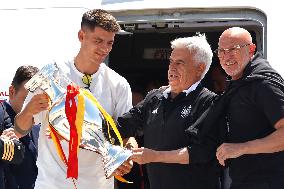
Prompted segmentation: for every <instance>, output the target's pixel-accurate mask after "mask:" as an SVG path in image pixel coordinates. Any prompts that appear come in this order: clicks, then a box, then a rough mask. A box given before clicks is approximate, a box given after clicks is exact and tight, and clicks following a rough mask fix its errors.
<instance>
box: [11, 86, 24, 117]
mask: <svg viewBox="0 0 284 189" xmlns="http://www.w3.org/2000/svg"><path fill="white" fill-rule="evenodd" d="M26 82H27V81H25V82H23V83H22V85H21V86H20V87H19V88H18V89H17V90H16V89H15V87H14V86H10V88H9V101H10V103H11V106H12V108H13V110H14V111H15V112H16V113H19V112H20V111H21V110H22V107H23V104H24V102H25V99H26V96H27V95H28V91H27V90H26V89H25V87H24V85H25V84H26Z"/></svg>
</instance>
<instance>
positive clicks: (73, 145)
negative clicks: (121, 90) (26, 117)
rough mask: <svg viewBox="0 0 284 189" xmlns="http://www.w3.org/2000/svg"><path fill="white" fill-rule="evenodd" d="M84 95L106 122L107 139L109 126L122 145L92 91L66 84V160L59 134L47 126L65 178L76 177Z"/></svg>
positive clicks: (114, 126) (83, 112)
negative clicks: (68, 133)
mask: <svg viewBox="0 0 284 189" xmlns="http://www.w3.org/2000/svg"><path fill="white" fill-rule="evenodd" d="M76 96H77V98H78V103H77V106H76V101H75V97H76ZM84 96H85V97H87V98H88V99H90V100H91V101H92V102H93V103H94V104H95V105H96V107H97V108H98V109H99V111H100V112H101V113H102V115H103V117H104V119H105V120H106V123H107V127H108V136H109V139H111V135H110V127H111V128H112V130H113V131H114V133H115V135H116V136H117V138H118V140H119V143H120V146H121V147H122V146H123V143H122V138H121V135H120V133H119V131H118V129H117V127H116V125H115V122H114V121H113V119H112V117H111V116H110V115H109V114H108V113H107V112H106V111H105V110H104V109H103V107H102V106H101V105H100V104H99V102H98V101H97V100H96V98H95V97H94V96H93V95H92V93H90V92H89V91H88V90H85V89H81V88H79V87H78V86H76V85H68V86H67V93H66V102H65V113H66V117H67V120H68V122H69V125H70V141H69V156H68V160H67V158H66V155H65V153H64V151H63V149H62V146H61V144H60V139H59V137H60V136H58V134H57V132H56V130H55V129H54V128H53V127H52V126H49V128H50V133H51V138H52V141H53V143H54V144H55V146H56V150H57V153H58V154H59V157H60V158H61V160H62V161H63V162H64V164H65V165H66V167H67V178H69V177H71V178H72V179H74V178H75V179H77V178H78V148H79V145H80V142H81V137H82V126H83V122H84V114H85V100H84ZM110 141H112V140H110ZM115 178H116V179H117V180H119V181H121V182H126V183H130V182H128V181H127V180H125V179H124V178H123V177H121V176H115Z"/></svg>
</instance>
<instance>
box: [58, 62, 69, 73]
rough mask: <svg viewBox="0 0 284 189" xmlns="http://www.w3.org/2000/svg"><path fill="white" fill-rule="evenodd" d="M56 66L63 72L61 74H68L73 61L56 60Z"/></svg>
mask: <svg viewBox="0 0 284 189" xmlns="http://www.w3.org/2000/svg"><path fill="white" fill-rule="evenodd" d="M56 64H57V65H58V67H59V68H60V69H61V71H63V73H65V74H69V73H70V72H71V69H72V64H73V61H72V60H57V61H56Z"/></svg>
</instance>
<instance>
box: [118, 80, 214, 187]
mask: <svg viewBox="0 0 284 189" xmlns="http://www.w3.org/2000/svg"><path fill="white" fill-rule="evenodd" d="M214 97H215V94H213V93H212V92H210V91H208V90H207V89H205V88H203V87H201V86H198V87H197V89H196V90H194V91H193V92H190V93H189V94H188V95H186V94H185V93H180V94H179V95H178V96H177V97H175V98H174V99H171V98H165V97H164V96H163V90H161V89H160V90H154V91H152V92H150V93H149V94H148V95H147V96H146V98H145V100H144V101H142V102H141V103H139V104H138V105H137V106H136V107H134V108H132V109H131V110H130V112H129V113H126V114H124V115H123V116H122V117H120V118H118V122H119V125H120V127H119V131H120V133H121V135H122V136H123V138H128V137H130V136H135V135H137V134H139V133H141V132H142V133H143V134H144V146H145V147H146V148H150V149H153V150H158V151H163V150H165V151H169V150H176V149H180V148H183V147H188V151H189V158H190V163H189V164H188V165H182V164H174V163H172V164H169V163H150V164H147V172H148V177H149V181H150V187H151V189H172V188H178V189H183V188H184V189H188V188H191V189H200V188H202V189H216V188H217V187H218V184H219V183H218V177H219V166H218V164H217V162H216V158H215V152H216V147H217V146H218V144H217V141H216V140H215V139H216V138H214V137H200V136H201V133H202V131H203V128H198V127H197V128H194V127H191V125H192V124H193V123H194V122H195V121H196V120H197V118H199V117H200V116H201V115H202V114H203V112H204V111H205V110H206V109H207V108H208V107H209V106H210V105H211V101H212V100H213V98H214ZM212 128H213V126H212ZM210 134H212V135H214V134H215V133H213V132H212V133H210ZM212 138H214V140H213V139H212Z"/></svg>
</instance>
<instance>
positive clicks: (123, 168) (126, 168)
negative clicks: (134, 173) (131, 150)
mask: <svg viewBox="0 0 284 189" xmlns="http://www.w3.org/2000/svg"><path fill="white" fill-rule="evenodd" d="M132 167H133V161H132V160H130V159H128V160H126V161H125V162H124V163H123V164H121V165H120V166H119V167H118V168H117V169H116V170H115V171H114V172H113V173H114V175H118V176H123V175H125V174H127V173H129V172H130V171H131V168H132Z"/></svg>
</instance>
